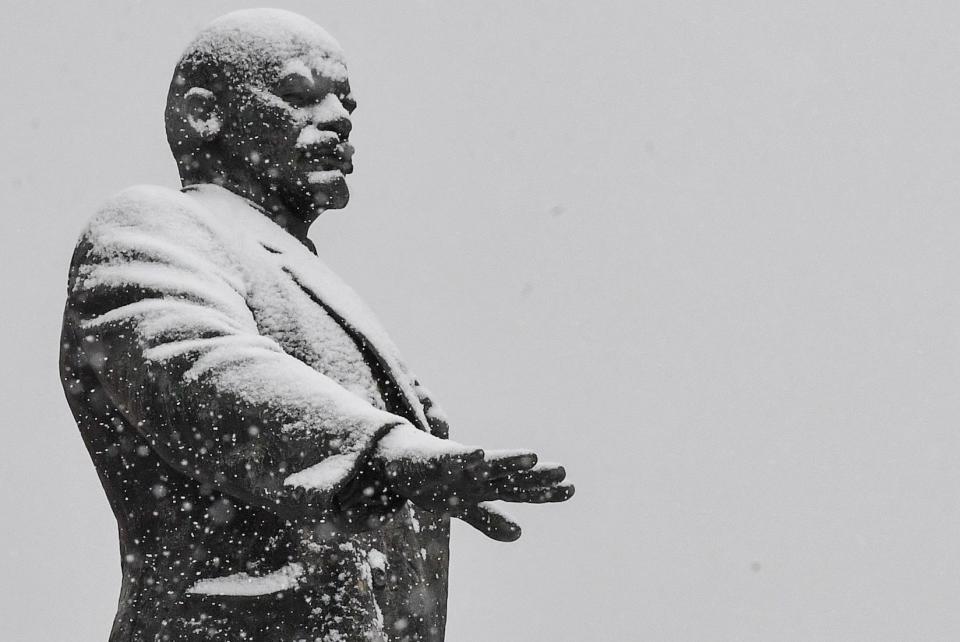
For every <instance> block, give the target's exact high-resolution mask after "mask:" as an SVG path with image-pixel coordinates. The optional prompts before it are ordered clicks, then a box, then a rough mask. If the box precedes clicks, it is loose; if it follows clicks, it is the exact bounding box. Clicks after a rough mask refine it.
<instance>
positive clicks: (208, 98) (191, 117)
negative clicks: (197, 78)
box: [182, 87, 221, 141]
mask: <svg viewBox="0 0 960 642" xmlns="http://www.w3.org/2000/svg"><path fill="white" fill-rule="evenodd" d="M182 109H183V115H184V116H186V119H187V126H188V127H189V128H190V131H189V134H191V135H192V136H196V137H197V138H199V139H200V140H202V141H209V140H213V139H214V138H216V136H217V134H219V133H220V126H221V120H220V111H219V108H218V106H217V97H216V96H215V95H214V93H213V92H212V91H210V90H209V89H204V88H203V87H192V88H191V89H190V90H189V91H187V93H185V94H184V95H183V106H182Z"/></svg>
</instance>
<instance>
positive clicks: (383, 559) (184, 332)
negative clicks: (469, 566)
mask: <svg viewBox="0 0 960 642" xmlns="http://www.w3.org/2000/svg"><path fill="white" fill-rule="evenodd" d="M355 107H356V102H355V101H354V98H353V95H352V93H351V91H350V85H349V81H348V78H347V70H346V66H345V63H344V58H343V53H342V51H341V49H340V47H339V45H338V44H337V42H336V41H335V40H334V39H333V38H332V37H330V36H329V35H328V34H327V33H326V32H325V31H323V30H322V29H321V28H320V27H318V26H316V25H315V24H313V23H311V22H309V21H307V20H306V19H304V18H302V17H300V16H297V15H294V14H290V13H287V12H283V11H276V10H249V11H240V12H236V13H232V14H229V15H227V16H224V17H223V18H220V19H218V20H216V21H214V22H213V23H211V24H210V25H209V26H208V27H207V28H205V29H204V30H203V31H202V32H201V33H200V35H199V36H197V38H196V39H195V40H194V41H193V43H192V44H191V45H190V46H189V47H188V48H187V51H186V52H185V53H184V54H183V57H182V59H181V60H180V62H179V64H178V65H177V68H176V71H175V73H174V76H173V81H172V82H171V84H170V91H169V95H168V99H167V110H166V127H167V137H168V140H169V143H170V147H171V149H172V151H173V154H174V156H175V158H176V161H177V164H178V167H179V170H180V176H181V179H182V183H183V189H181V190H179V191H178V190H173V189H168V188H165V187H154V186H138V187H133V188H130V189H128V190H125V191H124V192H121V193H120V194H118V195H117V196H115V197H113V198H112V199H111V200H109V201H108V202H107V203H106V204H105V205H104V206H103V207H102V208H101V209H100V211H99V212H98V213H97V214H96V215H95V216H94V217H93V219H92V220H91V221H90V223H89V225H88V226H87V228H86V229H85V231H84V232H83V234H82V236H81V238H80V241H79V243H78V245H77V248H76V251H75V253H74V256H73V261H72V264H71V269H70V277H69V285H68V299H67V304H66V310H65V313H64V324H63V339H62V352H61V371H62V376H63V384H64V389H65V391H66V395H67V399H68V401H69V404H70V407H71V409H72V411H73V413H74V416H75V417H76V420H77V424H78V426H79V428H80V431H81V433H82V435H83V438H84V441H85V443H86V445H87V447H88V449H89V451H90V455H91V457H92V459H93V461H94V464H95V465H96V468H97V471H98V472H99V475H100V479H101V482H102V483H103V487H104V490H105V491H106V494H107V497H108V499H109V501H110V505H111V507H112V509H113V511H114V514H115V515H116V518H117V522H118V526H119V536H120V549H121V559H122V570H123V584H122V588H121V592H120V602H119V609H118V612H117V616H116V619H115V621H114V625H113V630H112V633H111V636H110V640H111V641H112V642H121V641H122V642H130V641H147V640H150V641H154V640H166V641H171V642H175V641H187V640H189V641H194V640H196V641H199V640H230V641H239V640H253V641H268V640H269V641H273V640H277V641H280V640H283V641H288V642H293V641H295V640H310V641H315V640H323V641H327V642H336V641H341V640H342V641H347V640H349V641H354V640H442V639H443V631H444V623H445V617H446V581H447V563H448V537H449V518H450V517H456V518H459V519H462V520H464V521H465V522H467V523H468V524H470V525H472V526H474V527H475V528H477V529H479V530H481V531H482V532H484V533H485V534H486V535H488V536H489V537H491V538H493V539H496V540H501V541H510V540H514V539H516V538H517V537H519V535H520V529H519V527H518V526H517V525H516V524H515V523H514V522H512V521H511V520H510V519H509V518H507V517H506V516H504V515H502V514H501V513H499V512H498V511H497V510H496V509H495V508H493V506H491V505H490V504H489V503H487V502H490V501H492V500H498V499H499V500H506V501H513V502H550V501H563V500H565V499H567V498H569V497H570V496H571V495H572V494H573V486H571V485H569V484H565V483H563V478H564V471H563V468H562V467H560V466H558V465H540V466H537V465H536V463H537V462H536V459H537V457H536V455H535V454H534V453H531V452H526V451H515V452H506V451H499V452H494V451H484V450H481V449H479V448H475V447H468V446H464V445H462V444H459V443H457V442H455V441H451V440H449V439H448V438H447V433H448V426H447V423H446V421H445V420H444V417H443V414H442V412H441V411H440V410H439V408H438V407H437V405H436V404H435V403H434V401H433V400H432V399H431V397H430V395H429V393H428V392H427V391H426V389H425V388H424V387H423V386H422V385H421V384H420V383H419V382H418V381H417V379H416V378H415V377H414V376H413V375H412V374H411V372H410V371H409V370H408V368H407V367H406V366H405V365H404V363H403V361H402V360H401V359H400V357H399V356H398V354H397V350H396V348H395V347H394V345H393V344H392V343H391V341H390V340H389V338H388V337H387V335H386V333H385V332H384V331H383V329H382V328H381V326H380V325H379V323H378V322H377V321H376V319H375V318H374V317H373V316H372V315H371V314H370V312H369V311H368V310H367V309H366V307H365V306H364V304H363V303H362V302H361V301H360V299H359V298H358V297H357V295H356V294H355V293H354V292H353V291H352V290H351V289H350V288H348V287H347V286H346V285H344V284H343V283H342V282H341V281H340V280H339V279H338V278H337V276H336V275H334V274H333V273H332V272H331V271H330V270H329V269H328V268H327V267H326V266H325V265H324V264H323V262H322V261H321V260H320V259H319V258H318V257H317V256H316V255H315V254H316V250H315V248H314V246H313V244H312V243H311V242H310V240H309V239H308V238H307V230H308V228H309V226H310V224H311V223H312V222H313V221H314V220H315V219H316V218H317V216H319V215H320V214H321V213H322V212H323V211H324V210H326V209H337V208H342V207H344V206H345V205H346V204H347V201H348V199H349V192H348V190H347V184H346V180H345V177H346V175H348V174H350V173H351V171H352V170H353V165H352V156H353V147H352V146H351V144H350V142H349V136H350V129H351V122H350V114H351V112H353V110H354V108H355Z"/></svg>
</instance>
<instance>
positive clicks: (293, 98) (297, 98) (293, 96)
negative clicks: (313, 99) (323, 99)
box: [277, 91, 310, 107]
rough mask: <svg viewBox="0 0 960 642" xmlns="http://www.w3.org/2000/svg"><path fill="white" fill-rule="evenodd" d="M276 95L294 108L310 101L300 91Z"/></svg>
mask: <svg viewBox="0 0 960 642" xmlns="http://www.w3.org/2000/svg"><path fill="white" fill-rule="evenodd" d="M277 95H278V96H280V98H282V99H283V100H284V101H286V102H288V103H290V104H291V105H293V106H294V107H303V106H304V105H306V104H307V103H308V102H310V99H309V98H308V97H307V95H306V94H305V93H304V92H302V91H284V92H280V93H278V94H277Z"/></svg>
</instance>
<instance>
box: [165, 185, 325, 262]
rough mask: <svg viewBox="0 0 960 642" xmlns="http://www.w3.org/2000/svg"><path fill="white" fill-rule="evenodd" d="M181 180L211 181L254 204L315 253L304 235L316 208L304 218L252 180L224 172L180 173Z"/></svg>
mask: <svg viewBox="0 0 960 642" xmlns="http://www.w3.org/2000/svg"><path fill="white" fill-rule="evenodd" d="M181 182H182V184H183V186H184V187H187V186H189V185H202V184H213V185H219V186H220V187H222V188H224V189H226V190H229V191H231V192H233V193H234V194H236V195H237V196H240V197H242V198H244V199H246V200H248V201H250V203H251V204H253V205H254V206H256V208H257V209H258V210H260V211H261V212H262V213H263V215H264V216H266V217H267V218H269V219H270V220H271V221H273V222H274V223H276V224H277V225H279V226H280V227H282V228H283V229H284V230H286V231H287V232H288V233H289V234H290V235H291V236H293V237H294V238H295V239H297V240H298V241H300V242H301V243H303V244H304V245H306V246H307V248H308V249H309V250H310V251H311V252H313V253H314V254H316V247H315V246H314V244H313V242H312V241H311V240H310V239H309V238H308V237H307V232H308V231H309V230H310V225H311V224H312V223H313V222H314V221H315V220H317V217H318V216H320V214H321V212H320V211H318V212H316V213H315V214H312V215H311V216H309V217H308V218H304V217H302V216H297V215H295V214H294V213H293V212H292V211H291V209H290V207H289V206H288V205H287V204H286V203H285V202H284V201H283V199H281V198H280V197H279V196H277V195H276V194H275V193H265V192H264V190H263V189H262V188H261V187H260V186H259V185H258V184H257V183H256V182H255V181H252V180H235V179H231V178H229V177H228V176H226V175H224V174H215V175H212V176H209V175H208V176H188V175H185V176H181Z"/></svg>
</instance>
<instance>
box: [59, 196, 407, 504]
mask: <svg viewBox="0 0 960 642" xmlns="http://www.w3.org/2000/svg"><path fill="white" fill-rule="evenodd" d="M224 238H228V237H225V236H224V234H223V231H222V230H217V229H216V227H215V226H214V225H213V224H212V223H211V222H210V221H208V220H205V219H204V216H203V211H202V210H199V209H198V208H197V207H196V206H195V205H193V204H192V203H191V202H190V201H189V199H188V198H186V197H184V196H183V195H181V194H179V193H177V192H172V191H169V190H162V191H161V190H159V189H155V188H150V189H148V188H139V190H138V189H134V190H133V191H129V190H128V192H124V193H122V194H121V195H120V196H118V197H116V198H115V199H114V200H113V201H112V202H111V203H109V204H108V205H107V206H106V207H105V208H104V209H103V210H102V211H101V213H100V214H99V215H98V216H96V217H95V218H94V220H93V221H92V223H91V224H90V226H89V227H88V229H87V231H86V232H85V233H84V235H83V236H82V237H81V240H80V242H79V244H78V246H77V250H76V252H75V254H74V259H73V262H72V265H71V275H70V282H69V286H68V288H69V292H68V303H67V310H66V326H67V327H69V328H72V329H73V337H72V340H71V341H70V343H72V344H73V345H72V346H68V345H65V346H64V349H65V350H68V349H72V350H74V351H75V352H76V354H78V355H79V362H80V363H82V364H83V366H85V367H88V368H89V369H91V370H92V371H94V372H95V373H96V377H97V380H98V382H99V385H100V386H101V388H102V391H101V392H102V393H104V394H105V395H106V397H107V398H108V400H109V402H110V405H111V406H113V407H114V408H116V409H118V410H119V412H120V413H122V415H123V416H124V419H125V420H126V421H127V422H128V423H130V424H132V425H133V426H136V429H137V430H139V431H140V432H141V433H142V434H143V435H144V436H145V437H146V439H147V440H148V442H149V444H150V445H151V447H152V448H153V449H154V450H155V451H156V452H157V453H158V454H159V455H160V456H161V457H162V458H163V459H164V460H165V461H167V462H168V463H169V464H170V465H171V466H173V467H174V468H176V469H178V470H180V471H181V472H183V473H185V474H187V475H190V476H192V477H194V478H196V479H197V480H199V481H201V482H204V483H209V484H212V485H214V486H216V487H218V488H220V489H222V490H223V491H225V492H227V493H230V494H232V495H234V496H236V497H238V498H240V499H242V500H244V501H246V502H248V503H254V504H257V505H260V506H263V507H265V508H267V509H269V510H272V511H274V512H276V513H278V514H280V515H281V516H284V517H286V518H288V519H300V518H316V517H322V515H323V514H324V513H325V512H326V511H329V510H334V509H335V505H334V504H333V501H334V498H335V497H336V494H337V492H338V491H339V490H340V489H341V488H342V487H343V486H344V485H345V484H346V483H347V482H348V481H349V480H350V479H351V477H352V476H353V475H355V474H356V472H357V470H358V468H359V466H360V465H361V463H362V462H363V460H364V458H365V457H366V456H367V455H368V454H369V453H370V452H371V450H372V449H373V448H374V447H375V444H376V442H377V440H378V439H379V438H380V436H382V435H383V434H384V433H386V432H387V431H388V430H390V429H391V428H393V427H394V426H397V425H400V424H404V423H406V421H405V420H404V419H402V418H400V417H398V416H396V415H393V414H390V413H387V412H384V411H381V410H378V409H376V408H374V407H373V406H372V405H370V404H368V403H367V402H365V401H364V400H362V399H360V398H359V397H357V396H355V395H353V394H351V393H349V392H347V391H346V390H345V389H343V388H342V387H341V386H340V385H338V384H337V383H336V382H334V381H333V380H331V379H329V378H328V377H326V376H324V375H323V374H321V373H319V372H317V371H315V370H313V369H312V368H310V367H309V366H307V365H306V364H304V363H303V362H301V361H299V360H298V359H296V358H294V357H292V356H290V355H288V354H287V353H285V352H284V351H283V349H282V348H281V347H280V346H279V345H278V344H277V343H276V342H275V341H273V340H272V339H270V338H268V337H265V336H263V335H261V334H260V333H259V330H258V328H257V324H256V322H255V320H254V317H253V314H252V312H251V311H250V309H249V308H248V307H247V304H246V297H245V288H246V285H245V282H246V280H245V278H244V277H243V268H242V265H241V264H240V262H241V260H242V259H241V258H240V257H238V256H237V252H236V249H235V248H233V249H231V248H230V247H227V246H228V243H227V242H226V241H224ZM304 471H309V474H308V475H306V477H308V478H309V482H310V483H309V484H303V485H302V486H309V490H307V489H304V488H303V487H302V486H301V485H298V480H299V479H300V478H302V477H304ZM298 474H299V477H298ZM285 482H286V483H285Z"/></svg>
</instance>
